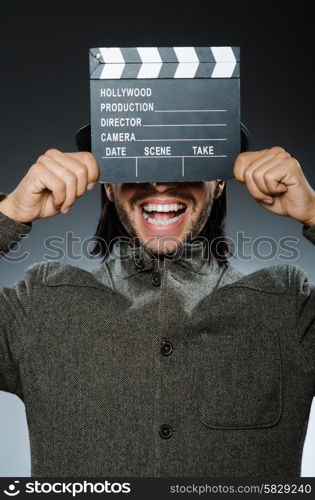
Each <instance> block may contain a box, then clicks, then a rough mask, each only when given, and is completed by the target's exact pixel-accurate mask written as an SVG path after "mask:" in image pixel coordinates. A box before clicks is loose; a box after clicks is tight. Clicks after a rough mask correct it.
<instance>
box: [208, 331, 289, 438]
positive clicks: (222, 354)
mask: <svg viewBox="0 0 315 500" xmlns="http://www.w3.org/2000/svg"><path fill="white" fill-rule="evenodd" d="M207 337H208V340H207V346H204V347H205V350H204V352H203V356H202V357H203V370H202V391H201V394H202V399H201V408H200V410H201V421H202V422H203V424H204V425H205V426H207V427H210V428H212V429H247V428H255V427H256V428H257V427H271V426H273V425H275V424H276V423H277V422H278V421H279V419H280V416H281V410H282V365H281V355H280V345H279V339H278V336H277V334H272V335H266V336H261V337H258V336H255V337H253V336H246V335H242V336H233V335H218V336H215V337H214V336H212V335H211V336H208V335H207ZM210 337H211V339H210Z"/></svg>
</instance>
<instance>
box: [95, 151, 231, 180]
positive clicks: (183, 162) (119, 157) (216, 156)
mask: <svg viewBox="0 0 315 500" xmlns="http://www.w3.org/2000/svg"><path fill="white" fill-rule="evenodd" d="M226 157H227V155H212V156H208V155H200V156H199V155H198V156H195V155H190V156H188V155H187V156H102V158H104V159H105V160H108V159H111V160H121V159H124V158H135V160H136V177H138V158H181V159H182V176H183V177H184V174H185V171H184V168H185V158H226Z"/></svg>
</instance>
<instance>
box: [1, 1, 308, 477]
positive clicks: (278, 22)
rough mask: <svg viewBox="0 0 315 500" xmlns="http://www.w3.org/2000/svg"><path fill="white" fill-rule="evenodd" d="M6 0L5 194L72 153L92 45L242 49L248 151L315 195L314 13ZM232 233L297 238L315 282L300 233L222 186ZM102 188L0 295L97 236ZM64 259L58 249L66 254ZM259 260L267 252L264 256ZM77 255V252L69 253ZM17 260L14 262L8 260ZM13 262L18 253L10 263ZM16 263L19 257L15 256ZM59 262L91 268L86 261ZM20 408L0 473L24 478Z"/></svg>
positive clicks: (279, 6) (39, 240)
mask: <svg viewBox="0 0 315 500" xmlns="http://www.w3.org/2000/svg"><path fill="white" fill-rule="evenodd" d="M253 5H255V4H253V2H231V3H227V2H222V3H221V2H218V3H217V2H211V1H208V2H205V3H198V2H196V1H195V2H193V3H189V6H185V5H183V3H178V2H170V1H169V2H167V6H165V5H163V4H162V3H161V2H160V3H152V2H148V3H147V4H145V3H140V2H136V3H135V2H117V3H115V2H110V1H106V2H104V1H102V2H97V1H93V0H91V1H89V2H86V5H79V4H78V3H77V2H71V1H70V2H58V1H55V2H53V3H46V2H45V3H40V2H25V3H24V2H23V3H22V2H20V4H19V2H10V1H9V0H2V2H1V7H0V18H1V21H2V26H1V30H0V33H1V35H0V36H1V38H2V40H1V44H0V51H1V76H2V79H1V94H0V96H1V171H0V172H1V174H0V175H1V183H0V191H3V192H7V193H8V192H10V191H11V190H12V189H13V188H14V187H15V186H16V185H17V183H18V182H19V180H20V179H21V178H22V176H23V175H24V174H25V173H26V172H27V170H28V168H29V167H30V166H31V164H32V163H33V162H34V161H35V160H36V158H37V157H38V156H39V155H40V154H41V153H43V152H44V151H45V150H46V149H48V148H50V147H57V148H59V149H61V150H63V151H74V150H75V142H74V133H75V131H76V130H77V129H78V128H79V127H81V126H82V125H84V124H86V123H88V122H89V121H90V118H89V63H88V49H89V47H98V46H150V45H151V46H187V45H188V46H190V45H192V46H194V45H200V46H204V45H231V46H232V45H233V46H241V76H242V77H241V94H242V97H241V100H242V120H243V121H244V123H246V125H247V126H248V127H249V129H250V132H251V137H252V142H251V149H253V150H255V149H262V148H266V147H271V146H273V145H280V146H283V147H284V148H286V149H287V150H288V151H289V152H290V153H291V154H292V155H293V156H295V157H296V158H298V160H299V162H300V164H301V165H302V167H303V169H304V172H305V174H306V176H307V178H308V180H309V182H310V183H311V185H312V186H313V187H315V171H314V165H313V163H314V153H313V143H314V138H313V136H314V124H313V109H312V104H313V86H314V65H313V63H312V61H313V59H314V45H315V44H314V38H313V32H314V30H313V26H314V7H312V6H309V5H307V2H305V1H300V2H298V4H294V5H293V6H290V5H289V4H288V3H287V2H275V1H273V2H264V3H262V2H259V3H257V4H256V5H255V11H254V10H253ZM228 202H229V210H228V212H229V213H228V233H229V235H230V236H231V237H232V238H234V239H235V238H236V235H237V231H240V232H243V233H244V234H245V236H248V237H250V238H251V242H250V243H249V244H248V245H247V246H246V247H245V248H246V252H247V254H250V252H251V249H252V248H253V247H252V245H253V241H254V240H255V238H257V237H260V236H266V237H271V238H273V239H274V240H275V242H276V244H278V243H279V239H280V238H282V237H284V236H295V237H297V238H298V242H297V243H295V248H297V249H298V251H299V256H298V258H296V259H295V260H294V261H291V263H293V264H297V265H299V266H301V267H303V268H304V269H305V270H306V271H307V273H308V274H309V276H310V280H311V281H312V282H315V267H314V248H313V247H312V246H311V244H310V243H309V242H308V241H306V240H303V239H302V236H301V226H300V224H299V223H297V222H295V221H293V220H289V219H287V218H283V217H277V216H275V215H272V214H270V213H269V212H267V211H266V210H264V209H263V208H261V207H259V206H258V205H257V204H256V202H255V201H254V200H253V199H252V198H251V197H250V195H249V194H248V192H247V191H246V188H245V187H244V186H243V185H241V184H239V183H237V182H236V181H233V180H231V181H228ZM98 212H99V186H97V187H96V188H95V189H94V190H93V191H92V192H88V193H87V194H86V196H84V197H83V198H81V199H79V200H78V201H77V203H76V205H75V206H74V207H73V208H72V209H71V211H70V213H69V214H67V215H62V216H57V217H55V218H53V219H49V220H45V221H37V222H35V223H34V228H33V230H32V232H31V234H30V235H29V237H28V238H26V239H25V240H24V241H23V245H22V249H21V253H22V251H28V252H30V255H29V257H28V258H26V259H25V260H24V261H23V262H20V263H11V262H6V261H2V262H1V263H0V277H1V284H2V285H9V284H12V283H13V282H15V281H16V280H18V279H21V278H22V277H23V274H24V270H25V268H26V267H28V266H29V265H31V264H32V263H33V262H38V261H40V260H43V258H44V254H45V248H44V240H45V237H48V236H51V235H57V236H61V237H65V235H66V233H67V231H73V233H74V235H75V236H80V237H81V238H83V239H84V238H87V237H88V236H90V235H92V234H93V232H94V229H95V227H96V222H97V218H98ZM63 249H65V245H63ZM260 251H261V253H262V254H264V255H265V256H266V255H267V253H268V252H269V251H270V248H269V244H265V245H262V246H261V249H260ZM75 253H76V255H80V245H78V246H77V247H76V250H75ZM12 255H13V253H12ZM14 255H15V254H14ZM16 255H18V252H17V253H16ZM63 260H64V261H68V262H71V263H72V264H74V265H78V266H82V267H84V268H86V269H88V268H92V267H94V266H95V265H97V262H95V261H94V262H92V261H89V260H87V259H86V258H82V259H81V260H80V258H79V260H76V261H73V259H72V260H70V259H69V258H68V259H67V258H66V257H65V258H64V259H63ZM285 263H287V261H285V260H283V258H280V257H279V255H278V253H277V252H276V255H275V256H273V257H272V258H271V259H266V260H262V259H259V258H257V256H256V258H252V259H250V260H246V261H244V260H243V259H240V258H236V259H234V260H233V262H232V264H234V265H235V266H236V267H237V268H239V269H241V270H242V271H245V272H246V273H248V272H252V271H254V270H256V269H259V268H261V267H264V266H269V265H273V264H285ZM28 446H29V445H28V434H27V427H26V419H25V412H24V406H23V404H22V402H21V401H20V400H19V399H18V398H16V397H15V396H12V395H9V394H5V393H1V394H0V475H1V476H19V475H21V476H23V475H29V473H30V465H29V464H30V462H29V447H28ZM314 450H315V411H314V413H313V416H312V417H311V420H310V426H309V431H308V437H307V442H306V447H305V452H304V459H303V475H306V476H315V452H314Z"/></svg>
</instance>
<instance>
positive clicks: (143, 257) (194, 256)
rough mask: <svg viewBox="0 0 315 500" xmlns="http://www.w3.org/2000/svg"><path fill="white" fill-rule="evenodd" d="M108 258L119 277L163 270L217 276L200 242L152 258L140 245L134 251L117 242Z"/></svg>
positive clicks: (205, 248)
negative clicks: (113, 261)
mask: <svg viewBox="0 0 315 500" xmlns="http://www.w3.org/2000/svg"><path fill="white" fill-rule="evenodd" d="M112 259H114V260H115V263H114V265H115V268H116V269H115V270H116V272H117V273H118V274H120V275H121V276H122V277H123V278H130V277H131V276H134V275H136V274H140V273H144V272H147V271H151V270H159V269H163V268H166V267H167V268H171V269H173V270H174V271H175V270H179V269H181V270H184V271H186V272H187V271H188V272H192V273H196V274H199V275H208V274H217V275H218V276H219V275H220V274H221V269H220V266H219V265H218V263H217V261H216V260H215V259H210V260H209V259H208V258H207V245H205V243H204V242H202V241H195V242H192V243H190V242H189V243H188V242H186V243H183V244H182V245H181V246H180V247H179V249H178V250H177V251H176V252H175V253H174V254H172V255H169V256H156V255H154V254H153V253H152V252H150V251H149V250H148V249H147V248H146V247H144V246H143V245H141V246H139V247H137V248H134V247H132V246H131V245H130V244H129V243H128V242H126V241H120V242H119V243H118V244H117V243H116V245H115V246H114V249H113V252H112V254H111V258H110V260H112ZM109 262H110V261H109Z"/></svg>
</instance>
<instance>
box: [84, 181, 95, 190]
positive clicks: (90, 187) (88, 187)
mask: <svg viewBox="0 0 315 500" xmlns="http://www.w3.org/2000/svg"><path fill="white" fill-rule="evenodd" d="M94 186H95V182H91V183H90V184H88V185H87V186H86V189H89V190H90V189H93V188H94Z"/></svg>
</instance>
